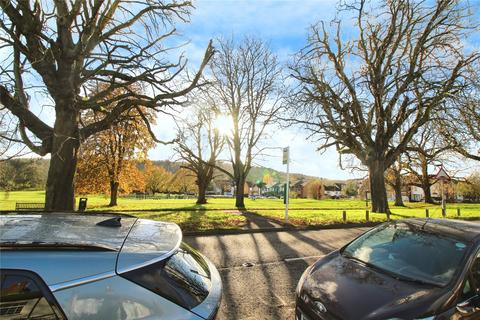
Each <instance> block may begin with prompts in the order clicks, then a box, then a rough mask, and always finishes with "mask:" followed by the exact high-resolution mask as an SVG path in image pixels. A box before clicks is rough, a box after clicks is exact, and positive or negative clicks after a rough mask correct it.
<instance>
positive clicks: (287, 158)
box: [282, 147, 290, 223]
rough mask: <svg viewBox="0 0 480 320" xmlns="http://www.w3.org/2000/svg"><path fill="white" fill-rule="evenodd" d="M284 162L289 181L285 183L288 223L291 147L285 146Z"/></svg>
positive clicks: (286, 219)
mask: <svg viewBox="0 0 480 320" xmlns="http://www.w3.org/2000/svg"><path fill="white" fill-rule="evenodd" d="M282 163H283V164H286V165H287V183H286V184H285V223H288V198H289V191H290V181H289V171H290V147H286V148H283V157H282Z"/></svg>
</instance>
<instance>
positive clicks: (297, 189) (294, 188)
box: [290, 179, 307, 198]
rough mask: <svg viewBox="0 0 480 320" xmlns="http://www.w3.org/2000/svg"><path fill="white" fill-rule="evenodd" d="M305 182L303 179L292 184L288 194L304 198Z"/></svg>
mask: <svg viewBox="0 0 480 320" xmlns="http://www.w3.org/2000/svg"><path fill="white" fill-rule="evenodd" d="M306 184H307V182H305V181H304V180H303V179H302V180H298V181H297V182H295V183H294V184H292V185H291V186H290V192H293V193H295V194H296V195H297V197H298V198H304V197H305V196H304V188H305V185H306Z"/></svg>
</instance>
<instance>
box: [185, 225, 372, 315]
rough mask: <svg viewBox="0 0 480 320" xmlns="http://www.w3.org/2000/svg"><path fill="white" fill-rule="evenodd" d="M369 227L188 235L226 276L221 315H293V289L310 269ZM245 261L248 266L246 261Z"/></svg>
mask: <svg viewBox="0 0 480 320" xmlns="http://www.w3.org/2000/svg"><path fill="white" fill-rule="evenodd" d="M366 230H368V228H351V229H330V230H315V231H288V232H265V233H253V234H240V235H221V236H187V237H185V241H186V242H188V243H189V244H190V245H192V246H193V247H194V248H197V249H198V250H200V251H201V252H202V253H203V254H205V255H206V256H207V257H208V258H209V259H210V260H212V261H213V262H214V263H215V265H216V266H217V268H218V269H219V271H220V274H221V276H222V280H223V289H224V291H223V300H222V304H221V305H220V310H219V314H218V317H217V319H218V320H226V319H235V320H245V319H249V320H250V319H251V320H254V319H255V320H262V319H268V320H277V319H278V320H283V319H292V320H293V319H295V316H294V308H295V299H294V293H295V287H296V285H297V282H298V280H299V279H300V276H301V275H302V273H303V271H304V270H305V269H306V267H307V266H308V265H310V264H312V263H313V262H315V261H316V260H317V259H319V258H320V257H322V256H323V255H325V254H327V253H329V252H331V251H333V250H335V249H338V248H340V247H341V246H343V245H344V244H346V243H347V242H349V241H350V240H352V239H353V238H355V237H356V236H357V235H359V234H361V233H363V232H365V231H366ZM245 264H247V265H245Z"/></svg>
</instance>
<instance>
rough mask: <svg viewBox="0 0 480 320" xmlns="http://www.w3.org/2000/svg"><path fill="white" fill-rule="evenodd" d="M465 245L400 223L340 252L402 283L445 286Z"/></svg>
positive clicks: (460, 259) (378, 229)
mask: <svg viewBox="0 0 480 320" xmlns="http://www.w3.org/2000/svg"><path fill="white" fill-rule="evenodd" d="M467 251H468V244H466V243H463V242H461V241H458V240H455V239H451V238H448V237H443V236H441V235H439V234H435V233H430V232H426V231H424V230H422V229H421V228H418V227H416V226H414V225H410V224H407V223H404V222H397V223H392V224H387V225H385V226H382V227H379V228H377V229H374V230H373V231H371V232H368V233H366V234H364V235H363V236H361V237H359V238H358V239H356V240H354V241H353V242H352V243H350V244H349V245H348V246H347V247H345V249H344V251H343V253H344V255H346V256H347V257H350V258H353V259H356V260H361V261H363V262H365V263H368V264H369V265H371V266H372V267H376V268H378V269H381V270H384V271H385V272H387V273H392V274H395V275H397V276H403V277H404V278H405V279H406V280H409V279H414V280H419V281H423V282H427V283H432V284H437V285H441V286H443V285H446V284H448V283H449V282H450V280H451V279H452V278H453V275H454V274H455V273H456V272H457V270H458V269H459V266H460V264H461V261H462V259H463V257H464V255H465V253H466V252H467Z"/></svg>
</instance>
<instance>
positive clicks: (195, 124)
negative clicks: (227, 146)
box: [175, 106, 224, 204]
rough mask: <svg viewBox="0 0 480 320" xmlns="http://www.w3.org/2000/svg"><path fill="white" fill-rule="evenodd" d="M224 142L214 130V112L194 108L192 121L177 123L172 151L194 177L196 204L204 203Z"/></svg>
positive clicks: (204, 108)
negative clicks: (173, 149)
mask: <svg viewBox="0 0 480 320" xmlns="http://www.w3.org/2000/svg"><path fill="white" fill-rule="evenodd" d="M223 142H224V139H223V137H221V136H220V134H219V131H218V129H217V128H215V112H213V111H212V110H210V109H209V108H208V107H201V106H197V108H196V112H195V114H193V116H192V119H190V120H185V121H179V123H178V133H177V140H176V147H175V151H176V152H177V154H178V155H179V156H180V159H181V160H182V162H184V164H183V165H182V168H185V169H187V170H190V171H191V172H192V173H193V174H194V175H195V177H196V184H197V187H198V197H197V204H205V203H207V199H206V197H205V194H206V191H207V188H208V186H209V184H210V182H211V181H212V179H213V178H214V171H215V165H216V162H217V159H218V156H219V154H220V152H221V151H222V148H223V144H224V143H223Z"/></svg>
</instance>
